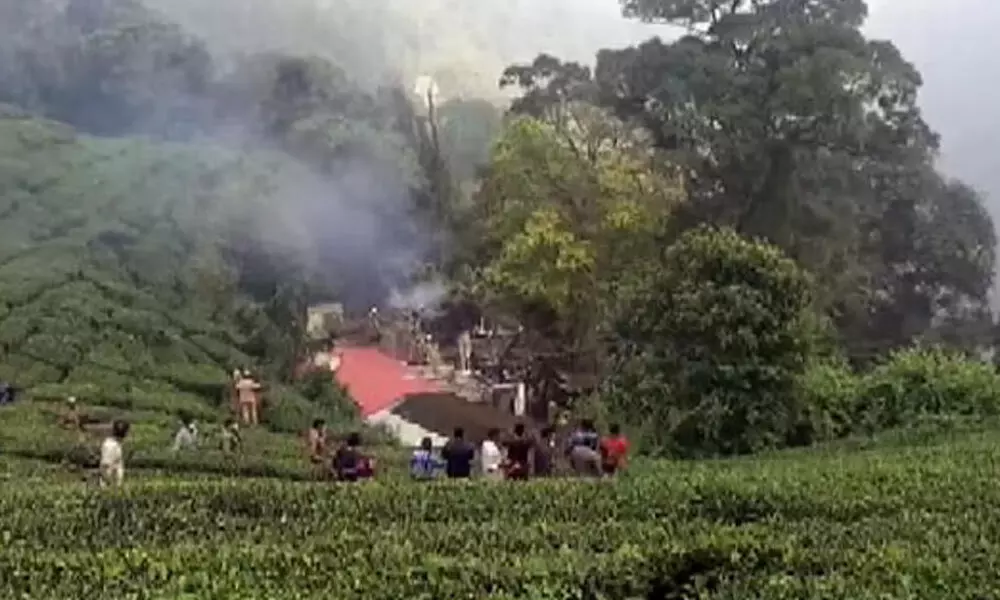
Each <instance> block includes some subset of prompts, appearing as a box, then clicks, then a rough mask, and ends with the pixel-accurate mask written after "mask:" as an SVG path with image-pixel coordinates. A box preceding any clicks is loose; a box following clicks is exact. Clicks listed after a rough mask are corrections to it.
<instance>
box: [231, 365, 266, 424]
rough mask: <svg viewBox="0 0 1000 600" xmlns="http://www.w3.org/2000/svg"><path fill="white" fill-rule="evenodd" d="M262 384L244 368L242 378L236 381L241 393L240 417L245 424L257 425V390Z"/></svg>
mask: <svg viewBox="0 0 1000 600" xmlns="http://www.w3.org/2000/svg"><path fill="white" fill-rule="evenodd" d="M258 390H260V384H259V383H257V381H256V380H255V379H254V378H253V377H252V376H251V375H250V371H247V370H244V371H243V373H242V375H241V376H240V380H239V381H237V382H236V392H237V394H238V395H239V405H240V417H241V418H242V419H243V424H244V425H248V426H250V425H256V424H257V423H258V414H257V413H258V406H259V400H258V398H257V391H258Z"/></svg>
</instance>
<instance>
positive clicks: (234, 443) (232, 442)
mask: <svg viewBox="0 0 1000 600" xmlns="http://www.w3.org/2000/svg"><path fill="white" fill-rule="evenodd" d="M242 445H243V438H242V437H240V426H239V425H238V424H237V423H236V419H233V418H228V419H226V422H225V423H223V425H222V440H221V442H220V446H221V449H222V451H223V452H225V453H226V454H232V453H234V452H237V451H238V450H239V449H240V446H242Z"/></svg>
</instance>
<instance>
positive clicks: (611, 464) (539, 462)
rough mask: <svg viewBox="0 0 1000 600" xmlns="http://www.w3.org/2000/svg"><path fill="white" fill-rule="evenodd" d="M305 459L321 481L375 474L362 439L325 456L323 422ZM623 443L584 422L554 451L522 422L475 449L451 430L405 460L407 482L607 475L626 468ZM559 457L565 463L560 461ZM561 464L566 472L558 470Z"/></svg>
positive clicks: (548, 439)
mask: <svg viewBox="0 0 1000 600" xmlns="http://www.w3.org/2000/svg"><path fill="white" fill-rule="evenodd" d="M307 445H308V454H309V460H310V462H311V463H312V464H313V466H314V467H315V469H316V472H317V475H318V476H319V477H321V478H332V479H334V480H337V481H358V480H361V479H368V478H371V477H374V475H375V461H374V459H372V458H371V457H369V456H366V455H365V454H364V453H363V452H362V451H361V437H360V435H359V434H357V433H352V434H350V435H349V436H347V438H346V439H345V440H344V442H343V443H341V444H340V445H339V446H338V447H337V449H336V450H335V451H333V452H330V448H329V433H328V431H327V429H326V423H325V422H324V421H323V420H322V419H317V420H316V421H315V422H314V423H313V424H312V427H311V428H310V429H309V433H308V435H307ZM628 452H629V442H628V439H627V438H626V437H625V436H624V435H623V434H622V433H621V428H620V427H618V426H617V425H612V426H611V427H610V428H609V430H608V435H606V436H604V437H601V436H600V434H599V433H598V431H597V429H596V427H595V426H594V423H593V422H592V421H589V420H583V421H581V423H580V426H579V428H578V429H577V430H576V431H575V432H573V434H572V435H571V436H570V437H569V440H568V442H567V443H566V445H565V447H564V448H563V452H562V453H560V452H559V448H558V445H557V443H556V439H555V429H554V428H553V427H544V428H542V429H541V431H539V432H538V434H537V435H534V434H532V433H530V432H528V429H527V427H526V426H525V425H524V424H523V423H519V424H517V425H515V426H514V428H513V430H512V431H511V432H510V433H509V434H507V435H503V434H502V433H501V431H500V430H499V429H491V430H490V431H489V432H488V433H487V435H486V438H485V439H484V440H483V441H482V442H481V443H480V444H479V445H478V447H477V445H476V444H474V443H472V442H470V441H469V440H468V439H466V435H465V431H464V429H462V428H460V427H459V428H456V429H455V431H454V432H453V434H452V437H451V438H450V439H449V440H448V441H447V442H446V443H445V444H444V445H443V446H442V447H441V448H440V450H438V451H437V452H435V449H434V444H433V440H432V439H431V438H429V437H425V438H424V439H423V440H422V442H421V444H420V446H419V447H417V448H416V449H415V450H414V451H413V454H412V456H411V457H410V465H409V470H410V477H411V478H412V479H414V480H419V481H426V480H432V479H437V478H440V477H446V478H449V479H470V478H472V477H476V476H479V477H482V478H484V479H492V480H504V479H510V480H520V481H523V480H526V479H530V478H532V477H550V476H553V475H557V474H563V473H570V474H575V475H580V476H592V477H603V476H612V475H615V474H616V473H618V472H620V471H621V470H622V469H624V468H625V466H626V459H627V456H628ZM563 457H564V458H565V461H563V460H562V459H563ZM564 462H565V468H561V465H562V464H563V463H564Z"/></svg>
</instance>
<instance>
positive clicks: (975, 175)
mask: <svg viewBox="0 0 1000 600" xmlns="http://www.w3.org/2000/svg"><path fill="white" fill-rule="evenodd" d="M869 9H870V13H871V18H870V20H869V27H868V29H869V34H870V35H872V36H878V37H887V38H889V39H891V40H892V41H894V42H895V43H896V45H897V46H898V47H899V48H900V49H901V50H902V51H903V54H904V55H905V56H906V57H907V58H909V59H910V60H911V61H912V62H914V63H915V64H916V65H917V67H918V68H919V69H920V72H921V73H922V74H923V76H924V88H923V94H922V100H921V104H922V106H923V108H924V111H925V114H926V117H927V119H928V121H930V123H931V124H932V125H933V126H934V127H935V128H936V129H937V130H938V132H939V133H940V134H941V135H942V146H943V153H942V154H943V156H942V165H943V166H944V167H945V169H946V170H947V171H948V172H950V173H953V174H955V175H957V176H959V177H961V178H962V179H964V180H965V181H966V182H967V183H970V184H972V185H973V186H975V187H977V188H979V189H980V190H981V191H983V192H984V193H985V194H987V199H986V201H987V204H988V205H989V206H990V208H991V210H992V212H993V216H994V219H996V220H997V221H998V222H1000V152H998V150H997V148H995V147H994V145H995V144H996V141H997V138H998V137H1000V82H998V81H997V80H996V79H995V78H994V77H995V75H994V74H1000V68H998V67H997V64H998V63H997V51H998V50H1000V38H998V35H1000V2H998V1H997V0H949V1H948V2H942V1H941V0H869Z"/></svg>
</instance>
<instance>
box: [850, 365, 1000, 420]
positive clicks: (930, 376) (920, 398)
mask: <svg viewBox="0 0 1000 600" xmlns="http://www.w3.org/2000/svg"><path fill="white" fill-rule="evenodd" d="M997 414H1000V374H998V373H997V370H996V368H995V367H994V366H993V365H991V364H988V363H984V362H981V361H978V360H975V359H971V358H968V357H966V356H964V355H962V354H958V353H954V352H948V351H946V350H941V349H937V348H928V349H924V348H911V349H906V350H900V351H897V352H895V353H893V354H892V355H891V356H890V357H889V358H888V359H887V360H886V361H885V362H884V363H882V364H881V365H879V366H877V367H876V368H874V369H873V370H872V371H871V372H869V373H867V374H866V375H865V376H864V377H863V378H862V380H861V389H860V398H859V407H858V410H857V411H856V413H855V421H856V423H857V425H858V426H860V427H863V428H865V429H866V430H869V431H871V430H878V429H886V428H891V427H901V426H906V425H911V424H914V423H916V422H918V421H920V420H921V419H925V418H927V417H929V416H974V417H989V416H995V415H997Z"/></svg>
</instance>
